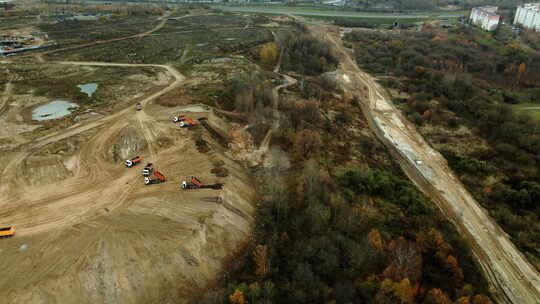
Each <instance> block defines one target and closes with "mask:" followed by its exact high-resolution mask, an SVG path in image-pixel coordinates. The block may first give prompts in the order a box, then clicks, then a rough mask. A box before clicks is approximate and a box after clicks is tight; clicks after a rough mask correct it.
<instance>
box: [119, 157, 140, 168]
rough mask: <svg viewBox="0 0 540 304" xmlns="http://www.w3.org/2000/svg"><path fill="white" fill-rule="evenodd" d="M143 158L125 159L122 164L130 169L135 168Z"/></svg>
mask: <svg viewBox="0 0 540 304" xmlns="http://www.w3.org/2000/svg"><path fill="white" fill-rule="evenodd" d="M142 160H143V158H142V157H140V156H135V157H134V158H132V159H126V161H125V162H124V164H125V165H126V167H128V168H131V167H133V166H136V165H138V164H140V163H141V162H142Z"/></svg>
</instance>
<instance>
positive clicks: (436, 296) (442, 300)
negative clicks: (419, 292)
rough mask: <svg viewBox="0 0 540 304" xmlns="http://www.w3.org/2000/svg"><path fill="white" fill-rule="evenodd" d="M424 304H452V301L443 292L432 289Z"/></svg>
mask: <svg viewBox="0 0 540 304" xmlns="http://www.w3.org/2000/svg"><path fill="white" fill-rule="evenodd" d="M424 304H452V300H450V297H448V295H447V294H445V293H444V291H442V290H440V289H439V288H434V289H431V290H430V291H429V292H428V294H427V296H426V300H425V301H424Z"/></svg>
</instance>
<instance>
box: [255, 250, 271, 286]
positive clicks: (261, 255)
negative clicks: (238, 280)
mask: <svg viewBox="0 0 540 304" xmlns="http://www.w3.org/2000/svg"><path fill="white" fill-rule="evenodd" d="M252 255H253V263H255V275H257V276H258V277H259V278H261V279H262V278H264V277H265V276H266V274H267V273H268V271H269V269H270V265H269V262H268V246H266V245H257V247H255V250H253V253H252Z"/></svg>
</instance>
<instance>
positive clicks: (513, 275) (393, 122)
mask: <svg viewBox="0 0 540 304" xmlns="http://www.w3.org/2000/svg"><path fill="white" fill-rule="evenodd" d="M314 31H316V32H319V33H322V35H324V37H326V38H327V39H328V41H329V42H330V43H332V44H333V45H334V46H335V48H336V52H337V53H338V55H339V57H340V61H341V64H340V72H341V73H342V77H340V79H341V83H342V85H343V86H344V87H345V88H346V89H348V90H349V91H350V92H353V93H354V94H355V95H357V96H358V97H360V98H361V100H365V102H364V103H362V109H363V112H364V114H365V115H366V117H367V120H368V122H369V125H370V127H371V129H373V130H374V131H375V133H376V134H377V136H378V137H379V138H380V139H381V141H382V142H383V143H384V144H385V145H386V146H387V147H388V148H389V149H390V151H391V152H392V154H393V155H394V156H395V157H396V159H397V160H398V162H399V163H400V165H401V167H402V168H403V170H404V172H405V173H406V174H407V175H408V176H409V178H410V179H411V180H412V181H413V182H414V183H415V184H416V185H417V186H418V188H419V189H420V190H421V191H422V192H424V193H425V194H426V195H427V196H428V197H430V198H431V199H432V200H433V201H434V202H435V203H437V205H438V207H439V208H440V209H441V210H442V212H443V213H444V214H445V215H446V216H447V217H448V218H449V219H450V220H451V221H452V222H453V223H454V224H455V225H456V227H457V228H458V230H459V231H460V232H461V234H462V235H463V236H464V237H465V238H466V239H467V240H468V241H469V244H470V245H471V247H472V250H473V253H474V255H475V256H476V258H477V259H478V261H479V263H480V265H481V267H482V269H483V271H484V274H485V276H486V278H487V280H488V282H489V284H490V285H491V288H492V295H493V296H494V297H495V299H496V300H497V302H499V303H514V304H518V303H519V304H521V303H527V304H529V303H530V304H533V303H540V275H539V274H538V272H537V271H536V270H535V268H534V267H533V266H532V265H531V264H530V263H529V262H528V261H527V260H526V258H525V257H524V256H523V255H522V254H521V252H519V250H518V249H517V248H516V247H515V246H514V244H513V243H512V242H511V241H510V239H509V237H508V235H507V234H506V233H504V231H503V230H502V229H501V228H500V227H499V226H498V225H497V223H496V222H495V221H494V220H493V219H492V218H491V217H489V215H488V214H487V212H486V211H485V210H484V209H483V208H482V207H481V206H480V204H479V203H478V202H476V201H475V200H474V198H473V197H472V196H471V195H470V193H468V191H467V190H466V189H465V187H464V186H463V185H462V184H461V183H460V182H459V180H458V179H457V178H456V177H455V176H454V174H453V173H452V171H451V170H450V169H449V167H448V165H447V163H446V160H445V159H444V158H443V157H442V156H441V154H440V153H439V152H437V151H436V150H434V149H433V148H432V147H430V146H429V145H428V144H427V142H426V141H425V140H424V139H423V138H422V136H421V135H420V134H419V133H418V132H417V130H416V129H415V127H414V125H412V124H411V123H410V122H408V121H407V120H406V119H405V118H404V117H403V116H402V115H401V113H400V111H399V110H398V109H397V108H396V107H395V106H394V105H393V104H392V102H391V100H390V99H389V98H388V97H387V96H386V94H385V91H384V89H383V88H382V87H381V86H380V85H379V84H378V83H376V82H375V81H374V79H373V78H372V77H371V76H369V75H368V74H366V73H364V72H362V71H361V70H360V69H359V68H358V66H357V65H356V63H355V62H354V61H353V60H352V59H351V56H350V53H349V50H347V49H346V48H344V47H343V46H342V44H341V42H340V40H339V31H337V30H335V28H333V29H328V28H326V29H325V31H323V30H321V29H320V28H318V29H314Z"/></svg>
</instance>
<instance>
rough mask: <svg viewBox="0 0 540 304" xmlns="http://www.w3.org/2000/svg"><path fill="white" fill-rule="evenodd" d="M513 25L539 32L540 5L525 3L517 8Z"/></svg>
mask: <svg viewBox="0 0 540 304" xmlns="http://www.w3.org/2000/svg"><path fill="white" fill-rule="evenodd" d="M514 24H521V25H523V27H524V28H528V29H533V30H535V31H540V3H527V4H524V5H520V6H518V7H517V11H516V17H515V18H514Z"/></svg>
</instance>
